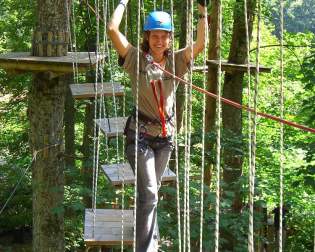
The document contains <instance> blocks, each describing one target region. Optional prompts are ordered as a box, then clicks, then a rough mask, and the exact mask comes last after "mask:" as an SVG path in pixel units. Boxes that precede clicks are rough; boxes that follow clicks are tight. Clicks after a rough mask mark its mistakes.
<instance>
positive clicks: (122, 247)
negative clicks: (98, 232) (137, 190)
mask: <svg viewBox="0 0 315 252" xmlns="http://www.w3.org/2000/svg"><path fill="white" fill-rule="evenodd" d="M108 5H109V3H108V0H104V2H103V19H104V45H105V49H106V51H107V52H108V70H109V78H110V83H111V86H112V98H113V105H114V106H113V107H114V117H115V118H117V117H118V113H117V102H116V96H115V86H114V81H113V73H112V59H111V53H110V49H109V40H108V37H107V32H106V27H107V12H106V10H108ZM117 127H118V125H116V129H115V130H116V137H115V140H116V160H117V162H118V163H119V161H120V155H119V138H118V128H117ZM118 176H120V174H118ZM124 184H125V170H124V169H123V174H122V185H123V189H122V199H121V201H122V210H121V243H120V247H121V251H123V250H124V207H125V198H124Z"/></svg>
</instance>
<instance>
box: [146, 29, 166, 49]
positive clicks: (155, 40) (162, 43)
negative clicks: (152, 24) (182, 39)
mask: <svg viewBox="0 0 315 252" xmlns="http://www.w3.org/2000/svg"><path fill="white" fill-rule="evenodd" d="M169 44H170V33H169V32H167V31H162V30H156V31H150V34H149V46H150V49H151V51H152V53H154V54H163V53H164V51H165V50H167V49H169Z"/></svg>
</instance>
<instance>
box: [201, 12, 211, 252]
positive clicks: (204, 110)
mask: <svg viewBox="0 0 315 252" xmlns="http://www.w3.org/2000/svg"><path fill="white" fill-rule="evenodd" d="M205 15H206V17H208V8H206V12H205ZM208 38H209V37H208V18H206V22H205V41H204V43H205V50H204V52H203V81H202V88H203V89H206V80H207V76H206V70H207V69H206V64H207V50H206V48H207V46H208ZM202 108H203V109H202V150H201V183H200V185H201V186H200V228H199V233H200V239H199V243H200V247H199V251H200V252H202V246H203V243H202V242H203V221H204V220H203V219H204V216H203V203H204V173H205V131H206V94H203V95H202Z"/></svg>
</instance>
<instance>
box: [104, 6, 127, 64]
mask: <svg viewBox="0 0 315 252" xmlns="http://www.w3.org/2000/svg"><path fill="white" fill-rule="evenodd" d="M128 1H129V0H121V1H120V3H119V4H118V6H117V7H116V9H115V11H114V13H113V15H112V17H111V19H110V21H109V23H108V24H107V34H108V36H109V38H110V39H111V41H112V42H113V46H114V48H115V49H116V51H117V52H118V54H119V55H120V56H121V57H123V58H125V56H126V54H127V52H128V50H129V48H130V47H131V44H130V43H129V42H128V40H127V38H126V37H125V36H124V35H123V34H122V33H121V32H120V31H119V25H120V23H121V20H122V17H123V14H124V11H125V8H126V6H127V4H128Z"/></svg>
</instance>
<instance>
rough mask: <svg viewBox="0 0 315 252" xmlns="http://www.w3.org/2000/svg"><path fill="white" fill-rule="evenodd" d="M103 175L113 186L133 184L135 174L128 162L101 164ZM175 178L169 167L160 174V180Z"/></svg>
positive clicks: (166, 180) (167, 180)
mask: <svg viewBox="0 0 315 252" xmlns="http://www.w3.org/2000/svg"><path fill="white" fill-rule="evenodd" d="M101 167H102V169H103V171H104V172H105V175H106V176H107V178H108V179H109V181H111V183H112V184H113V185H115V186H118V185H122V183H123V181H124V183H125V184H134V183H135V176H134V173H133V171H132V169H131V166H130V164H129V163H125V164H111V165H102V166H101ZM174 180H176V174H175V173H174V172H173V171H171V170H170V169H169V168H166V170H165V171H164V174H163V176H162V182H169V181H174Z"/></svg>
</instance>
